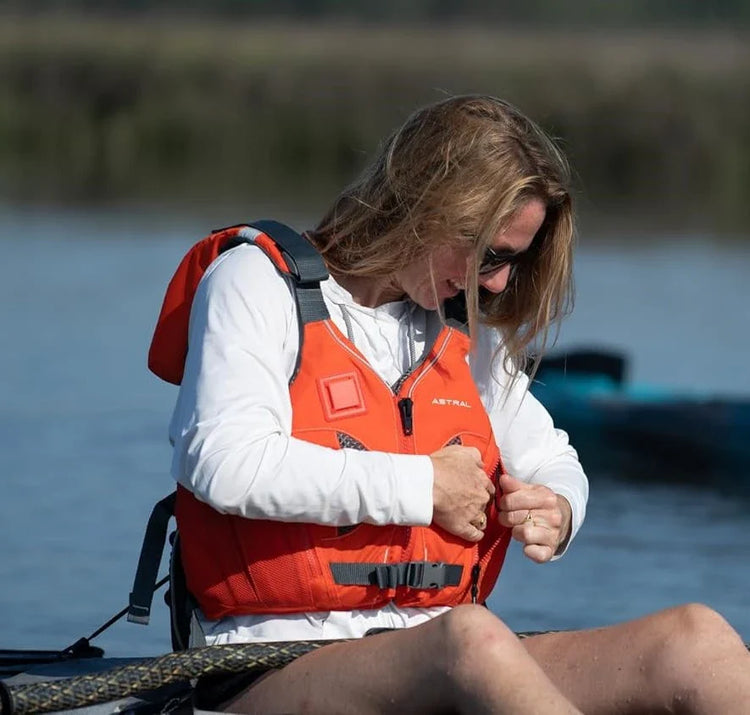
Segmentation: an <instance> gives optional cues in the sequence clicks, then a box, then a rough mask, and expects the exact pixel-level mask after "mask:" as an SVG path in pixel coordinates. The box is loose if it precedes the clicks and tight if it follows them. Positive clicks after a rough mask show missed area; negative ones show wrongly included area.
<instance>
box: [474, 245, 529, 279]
mask: <svg viewBox="0 0 750 715" xmlns="http://www.w3.org/2000/svg"><path fill="white" fill-rule="evenodd" d="M526 253H527V251H521V252H520V253H513V252H512V251H496V250H494V249H493V248H488V249H487V250H485V252H484V256H483V257H482V262H481V263H480V264H479V271H478V272H479V275H480V276H483V275H487V274H488V273H492V272H494V271H497V270H499V269H500V268H505V266H510V267H511V268H513V267H514V266H516V265H517V264H518V263H520V262H521V261H522V260H523V259H524V257H525V256H526Z"/></svg>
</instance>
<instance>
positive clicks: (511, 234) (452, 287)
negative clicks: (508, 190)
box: [396, 199, 546, 310]
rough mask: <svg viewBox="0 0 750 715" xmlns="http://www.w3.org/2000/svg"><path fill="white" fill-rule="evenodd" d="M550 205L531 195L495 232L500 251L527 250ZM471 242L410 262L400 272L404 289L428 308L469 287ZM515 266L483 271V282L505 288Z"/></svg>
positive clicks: (494, 288)
mask: <svg viewBox="0 0 750 715" xmlns="http://www.w3.org/2000/svg"><path fill="white" fill-rule="evenodd" d="M545 214H546V209H545V206H544V203H543V202H542V201H540V200H539V199H531V200H529V201H528V202H527V203H525V204H524V205H523V206H522V207H521V208H520V209H519V210H518V211H517V212H516V214H515V215H514V217H513V219H512V220H511V222H510V225H509V226H508V227H507V228H506V229H505V230H503V231H501V232H499V233H498V234H497V236H495V238H494V240H493V241H492V243H491V244H490V246H491V248H493V249H494V250H495V251H497V252H500V253H523V252H524V251H527V250H528V249H529V247H530V246H531V242H532V241H533V240H534V236H535V235H536V234H537V232H538V231H539V229H540V228H541V226H542V223H543V222H544V217H545ZM474 250H475V249H474V248H472V247H470V246H465V247H459V246H447V245H443V246H439V247H438V248H436V249H435V250H434V251H433V252H432V254H430V256H429V257H427V258H425V259H424V260H421V261H417V262H416V263H413V264H411V265H409V266H406V267H405V268H404V269H403V270H402V271H400V272H399V273H398V274H397V275H396V282H397V283H398V284H399V286H400V288H401V289H402V290H403V292H404V293H405V294H406V295H408V296H409V298H411V300H413V301H414V302H415V303H416V304H417V305H420V306H422V307H423V308H425V309H426V310H435V309H437V306H438V304H442V303H443V302H444V301H445V300H447V299H448V298H452V297H453V296H455V295H457V294H458V293H459V292H460V291H461V290H464V289H465V288H466V285H465V284H466V276H467V273H468V271H469V269H470V268H471V264H472V262H473V261H474V260H475V259H474ZM510 271H511V266H510V265H505V266H502V267H500V268H497V269H495V270H494V271H491V272H488V273H481V274H480V275H479V285H480V286H482V287H483V288H485V289H487V290H489V291H491V292H492V293H501V292H502V291H503V290H505V286H506V285H507V284H508V278H509V277H510Z"/></svg>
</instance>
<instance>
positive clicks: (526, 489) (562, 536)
mask: <svg viewBox="0 0 750 715" xmlns="http://www.w3.org/2000/svg"><path fill="white" fill-rule="evenodd" d="M498 484H499V486H500V489H501V490H502V492H503V495H502V496H501V497H500V498H499V499H498V500H497V506H498V509H499V510H500V514H499V516H498V519H499V521H500V523H501V524H502V525H503V526H507V527H510V528H512V529H513V538H514V539H515V540H516V541H520V542H521V543H522V544H523V553H524V554H525V555H526V556H527V557H528V558H530V559H531V560H532V561H536V562H537V563H540V564H541V563H544V562H545V561H549V560H550V559H551V558H552V557H553V556H554V555H555V554H556V553H557V551H558V549H559V548H560V545H561V544H563V543H565V542H566V541H567V539H568V537H569V536H570V521H571V510H570V504H569V503H568V500H567V499H565V498H564V497H561V496H560V495H559V494H555V492H553V491H552V490H551V489H550V488H549V487H545V486H542V485H541V484H527V483H526V482H522V481H519V480H518V479H515V478H514V477H511V476H510V475H509V474H503V475H502V476H501V477H500V479H499V481H498Z"/></svg>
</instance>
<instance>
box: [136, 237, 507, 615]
mask: <svg viewBox="0 0 750 715" xmlns="http://www.w3.org/2000/svg"><path fill="white" fill-rule="evenodd" d="M254 226H255V227H256V230H251V231H248V229H247V227H244V228H243V227H234V228H231V229H225V230H222V231H221V232H217V233H214V234H212V236H209V237H208V238H207V239H204V241H202V242H201V243H199V244H197V245H196V246H195V247H194V248H193V249H192V250H191V252H190V253H189V254H188V256H186V258H185V259H184V260H183V261H182V263H181V264H180V267H179V268H178V270H177V273H176V275H175V277H174V278H173V279H172V282H171V283H170V286H169V288H168V290H167V295H166V297H165V301H164V308H163V309H162V314H161V316H160V319H159V322H158V324H157V328H156V333H155V337H154V340H153V342H152V346H151V350H150V353H149V365H150V366H151V368H152V369H153V370H154V371H155V372H156V373H157V374H160V375H161V376H163V377H165V379H168V380H169V379H172V378H174V379H172V380H171V381H177V382H179V380H180V379H181V377H182V367H183V364H184V358H185V354H186V346H187V317H188V316H189V310H190V303H191V302H192V294H193V293H194V291H195V287H196V285H197V282H198V280H199V279H200V275H202V273H203V271H204V270H205V268H206V266H207V265H208V263H207V262H206V261H207V260H208V259H209V258H211V256H213V257H215V256H216V255H218V254H219V253H220V252H221V251H222V250H224V249H225V248H226V247H227V246H232V245H235V244H236V243H237V242H238V241H242V240H244V241H249V242H252V243H255V244H256V245H257V246H259V247H260V248H261V249H263V251H265V252H266V254H267V255H268V256H269V258H270V259H271V260H272V261H273V262H274V264H275V265H276V267H277V269H278V270H279V271H280V272H281V274H282V275H283V276H284V277H285V278H286V279H287V280H288V281H289V283H290V286H292V289H293V293H294V296H295V298H296V300H297V305H298V308H299V309H300V311H299V312H300V316H301V325H302V332H301V337H300V353H299V356H298V363H297V370H296V373H295V375H294V377H293V378H292V381H291V383H290V387H289V391H290V397H291V402H292V407H293V411H292V414H293V424H292V436H293V437H295V438H298V439H303V440H306V441H309V442H313V443H315V444H320V445H323V446H326V447H331V448H333V449H340V448H344V447H347V448H356V449H365V450H377V451H382V452H391V453H402V454H431V453H432V452H434V451H436V450H438V449H440V448H441V447H443V446H445V445H448V444H463V445H466V446H475V447H477V448H478V449H479V450H480V452H481V454H482V460H483V464H484V466H485V469H486V471H487V474H488V475H489V476H490V477H491V478H492V479H493V480H495V481H496V480H497V477H498V476H499V474H501V473H502V471H503V467H502V461H501V459H500V454H499V451H498V448H497V446H496V442H495V439H494V436H493V434H492V428H491V426H490V421H489V417H488V415H487V413H486V411H485V410H484V407H483V406H482V402H481V399H480V396H479V393H478V391H477V388H476V386H475V384H474V382H473V380H472V377H471V373H470V370H469V366H468V363H467V359H466V358H467V354H468V350H469V347H470V341H469V338H468V336H467V335H466V334H465V333H464V332H463V331H462V330H459V329H457V328H456V327H451V326H448V325H445V326H442V327H441V329H440V331H439V334H438V336H437V338H436V339H435V341H434V343H433V344H432V346H431V347H430V348H429V350H427V351H426V353H425V355H424V357H423V358H422V360H421V361H420V362H419V364H418V365H417V366H415V368H414V369H413V370H412V371H411V372H410V373H408V374H407V375H405V376H404V377H403V378H402V379H401V381H400V382H399V384H398V385H397V387H396V388H391V386H389V385H387V384H386V383H385V382H383V380H382V379H381V378H380V377H379V376H378V375H377V373H375V371H374V370H373V369H372V368H371V367H370V365H369V364H368V363H367V361H366V360H365V358H364V357H363V356H362V355H361V354H360V353H359V351H358V350H357V349H356V347H355V346H354V345H353V344H352V343H351V342H350V341H349V340H348V339H347V338H346V337H345V336H344V335H342V334H341V333H340V332H339V330H338V329H337V328H336V326H335V325H334V323H333V322H332V321H331V320H330V317H329V316H328V313H327V310H326V308H325V305H324V303H323V300H322V295H321V294H320V280H322V279H324V278H325V270H324V268H321V266H322V265H323V264H322V261H320V257H319V256H317V253H316V254H314V255H315V256H317V258H318V260H319V261H320V262H319V264H316V263H315V261H314V260H312V259H311V258H310V256H309V255H306V256H305V257H304V259H299V258H298V257H296V256H295V255H294V254H295V252H297V251H299V250H300V245H301V244H300V245H297V244H294V245H292V244H293V241H291V242H290V241H289V240H288V239H289V238H290V236H289V235H285V236H284V238H285V241H284V246H283V247H282V246H280V245H279V243H278V242H277V241H276V240H275V239H276V238H277V237H278V236H279V234H280V232H281V229H284V230H286V231H290V229H286V227H283V226H280V224H275V223H273V222H263V223H258V224H255V225H254ZM257 230H260V231H262V232H261V233H257ZM272 234H273V237H272ZM292 235H293V236H294V235H296V234H293V232H292ZM297 238H298V239H299V240H300V241H302V242H303V243H304V247H303V248H302V249H301V250H303V251H308V249H310V248H311V247H310V245H309V244H307V243H306V242H305V241H304V239H302V238H301V237H298V236H297ZM191 254H192V255H191ZM209 262H210V261H209ZM303 291H306V292H307V293H306V295H305V297H304V298H303V299H300V293H301V292H303ZM175 315H181V317H180V321H178V320H177V319H176V318H175ZM177 325H179V326H180V327H179V330H176V328H175V326H177ZM176 517H177V523H178V528H179V532H180V539H181V548H182V560H183V565H184V569H185V574H186V578H187V584H188V588H189V590H190V592H191V593H192V594H193V595H194V596H195V598H196V599H197V600H198V603H199V605H200V607H201V609H202V610H203V612H204V614H205V615H206V616H207V617H208V618H211V619H217V618H221V617H223V616H226V615H237V614H248V613H294V612H305V611H324V610H352V609H360V608H378V607H380V606H383V605H385V604H387V603H388V602H390V601H395V603H396V604H398V605H399V606H401V607H424V606H437V605H445V606H454V605H458V604H460V603H466V602H470V601H479V602H482V601H484V600H485V599H486V597H487V596H488V595H489V592H490V591H491V589H492V587H493V586H494V584H495V581H496V579H497V576H498V574H499V572H500V568H501V567H502V563H503V560H504V558H505V552H506V550H507V546H508V542H509V540H510V530H508V529H506V528H504V527H502V526H500V525H499V524H498V522H497V518H496V517H497V511H496V508H495V506H494V504H491V505H490V507H489V508H488V526H487V529H486V531H485V536H484V538H483V539H482V541H481V542H479V543H478V544H473V543H470V542H467V541H464V540H463V539H460V538H458V537H456V536H454V535H453V534H450V533H448V532H447V531H445V530H443V529H442V528H440V527H439V526H437V525H435V524H432V525H431V526H429V527H421V526H414V527H409V526H396V525H387V526H374V525H372V524H357V525H354V526H349V527H335V526H322V525H317V524H299V523H286V522H279V521H270V520H259V519H245V518H242V517H238V516H232V515H227V514H221V513H219V512H218V511H216V510H214V509H213V508H212V507H210V506H209V505H207V504H205V503H204V502H201V501H199V500H198V499H196V498H195V497H194V496H193V495H192V493H191V492H189V491H188V490H187V489H184V488H182V487H178V489H177V501H176Z"/></svg>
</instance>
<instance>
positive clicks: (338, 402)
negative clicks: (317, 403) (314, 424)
mask: <svg viewBox="0 0 750 715" xmlns="http://www.w3.org/2000/svg"><path fill="white" fill-rule="evenodd" d="M318 391H319V393H320V397H321V401H322V403H323V412H324V413H325V417H326V419H327V420H335V419H338V418H341V417H352V416H354V415H361V414H363V413H364V412H366V411H367V408H366V407H365V401H364V398H363V396H362V388H361V387H360V385H359V376H358V375H357V373H356V372H348V373H345V374H343V375H331V376H330V377H321V378H319V379H318Z"/></svg>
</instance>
